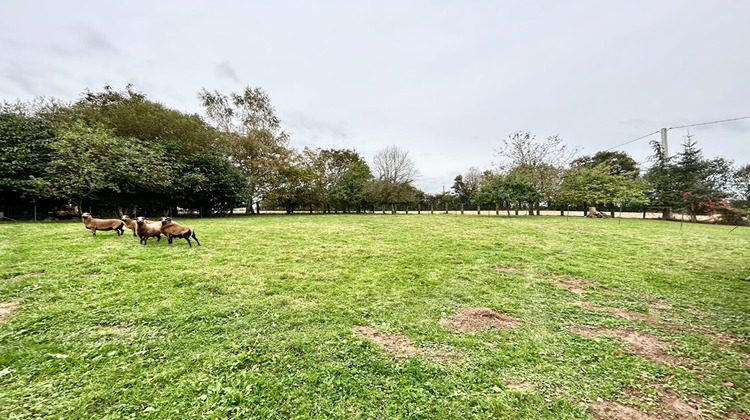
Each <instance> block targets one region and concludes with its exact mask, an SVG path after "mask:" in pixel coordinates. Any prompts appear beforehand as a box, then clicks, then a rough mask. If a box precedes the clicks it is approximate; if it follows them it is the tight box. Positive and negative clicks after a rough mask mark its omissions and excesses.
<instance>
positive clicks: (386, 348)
mask: <svg viewBox="0 0 750 420" xmlns="http://www.w3.org/2000/svg"><path fill="white" fill-rule="evenodd" d="M352 331H354V332H355V333H357V334H359V335H360V336H362V337H364V338H367V339H368V340H372V341H374V342H376V343H377V344H379V345H381V346H382V347H383V348H382V350H381V351H382V352H383V353H386V354H390V355H392V356H393V357H394V358H395V359H396V360H398V361H404V360H408V359H411V358H412V357H414V356H417V355H425V356H427V357H429V358H430V359H432V360H433V361H434V362H436V363H439V364H442V365H445V364H450V363H456V362H458V361H460V360H462V359H463V357H464V355H463V354H462V353H460V352H457V351H454V350H450V349H445V348H440V347H438V348H424V347H418V346H416V345H414V343H413V342H412V341H411V339H410V338H409V337H407V336H406V335H404V334H401V333H379V332H375V328H373V327H364V326H356V327H353V328H352Z"/></svg>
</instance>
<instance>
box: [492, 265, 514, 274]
mask: <svg viewBox="0 0 750 420" xmlns="http://www.w3.org/2000/svg"><path fill="white" fill-rule="evenodd" d="M492 269H493V270H495V271H502V272H503V273H508V274H516V273H520V272H521V270H519V269H517V268H513V267H500V266H495V267H492Z"/></svg>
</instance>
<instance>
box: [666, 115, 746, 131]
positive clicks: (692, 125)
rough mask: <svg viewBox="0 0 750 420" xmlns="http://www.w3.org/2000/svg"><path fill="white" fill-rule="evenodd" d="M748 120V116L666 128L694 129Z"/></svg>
mask: <svg viewBox="0 0 750 420" xmlns="http://www.w3.org/2000/svg"><path fill="white" fill-rule="evenodd" d="M748 118H750V115H748V116H747V117H737V118H730V119H728V120H719V121H710V122H704V123H698V124H688V125H681V126H679V127H669V128H667V130H672V129H674V128H687V127H696V126H699V125H709V124H718V123H723V122H729V121H737V120H745V119H748Z"/></svg>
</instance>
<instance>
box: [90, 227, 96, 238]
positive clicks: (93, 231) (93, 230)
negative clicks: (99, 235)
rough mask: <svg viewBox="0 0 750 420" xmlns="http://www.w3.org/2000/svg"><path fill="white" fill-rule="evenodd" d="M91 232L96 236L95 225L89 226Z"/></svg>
mask: <svg viewBox="0 0 750 420" xmlns="http://www.w3.org/2000/svg"><path fill="white" fill-rule="evenodd" d="M91 234H92V235H94V236H96V227H92V228H91Z"/></svg>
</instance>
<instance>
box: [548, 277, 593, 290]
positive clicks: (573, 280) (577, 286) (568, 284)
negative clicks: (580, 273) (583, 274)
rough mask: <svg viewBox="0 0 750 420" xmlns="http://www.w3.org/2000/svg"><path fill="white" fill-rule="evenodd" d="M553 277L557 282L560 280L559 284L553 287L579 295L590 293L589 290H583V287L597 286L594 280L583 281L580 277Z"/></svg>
mask: <svg viewBox="0 0 750 420" xmlns="http://www.w3.org/2000/svg"><path fill="white" fill-rule="evenodd" d="M553 277H554V278H555V280H558V281H559V283H552V287H556V288H558V289H565V290H568V291H571V292H573V293H575V294H578V295H581V294H584V293H587V292H588V290H586V289H584V288H582V287H581V286H585V285H588V284H597V282H595V281H593V280H587V279H582V278H580V277H574V276H564V275H562V274H555V275H554V276H553Z"/></svg>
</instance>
